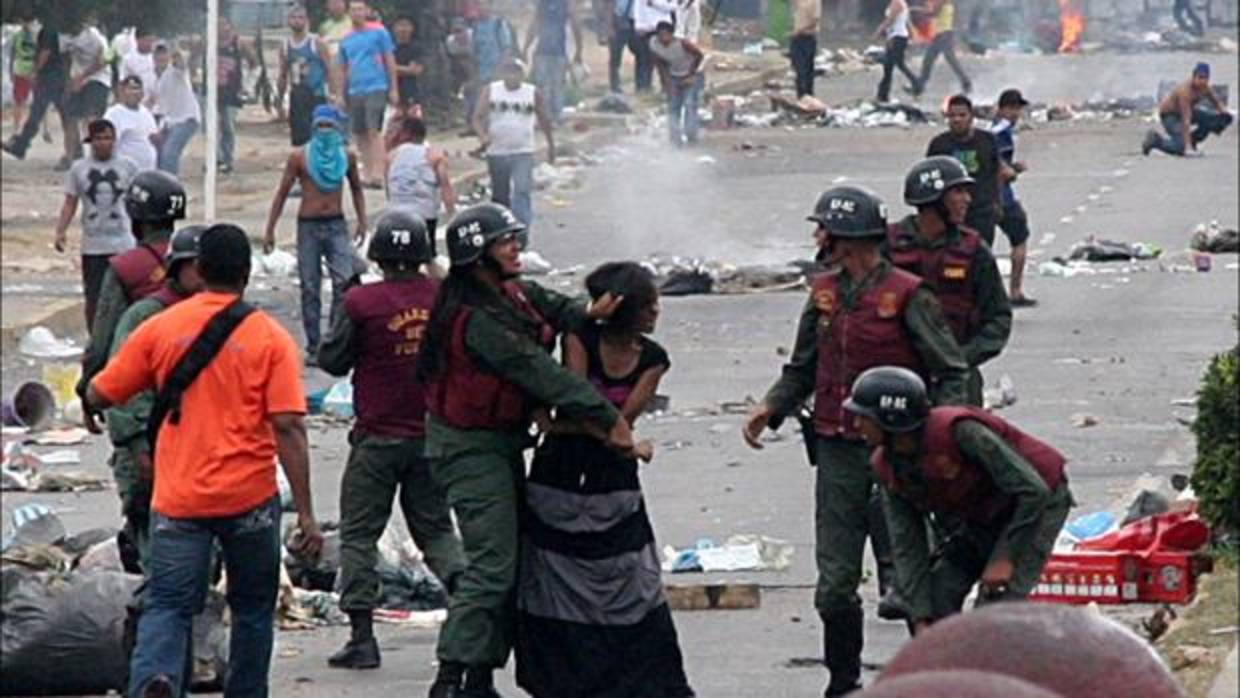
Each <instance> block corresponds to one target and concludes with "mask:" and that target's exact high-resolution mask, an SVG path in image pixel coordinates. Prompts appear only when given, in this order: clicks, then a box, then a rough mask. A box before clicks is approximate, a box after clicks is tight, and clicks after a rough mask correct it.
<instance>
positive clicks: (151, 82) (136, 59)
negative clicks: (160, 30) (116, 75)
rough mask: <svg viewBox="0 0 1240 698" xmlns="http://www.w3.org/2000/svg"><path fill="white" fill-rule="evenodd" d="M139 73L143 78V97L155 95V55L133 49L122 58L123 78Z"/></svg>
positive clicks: (147, 97)
mask: <svg viewBox="0 0 1240 698" xmlns="http://www.w3.org/2000/svg"><path fill="white" fill-rule="evenodd" d="M130 75H137V76H138V77H139V78H141V79H142V99H144V100H146V99H150V98H151V97H154V96H155V57H154V56H152V55H151V54H150V53H139V52H138V49H136V48H135V49H133V50H132V51H130V52H129V53H126V54H125V58H124V59H122V60H121V79H122V80H124V79H125V78H127V77H129V76H130Z"/></svg>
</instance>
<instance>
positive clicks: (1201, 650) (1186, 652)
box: [1167, 645, 1214, 671]
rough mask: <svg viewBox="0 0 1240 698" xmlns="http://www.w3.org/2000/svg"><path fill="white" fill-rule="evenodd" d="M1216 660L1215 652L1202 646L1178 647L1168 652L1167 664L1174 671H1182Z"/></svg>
mask: <svg viewBox="0 0 1240 698" xmlns="http://www.w3.org/2000/svg"><path fill="white" fill-rule="evenodd" d="M1213 658H1214V651H1213V650H1211V649H1210V648H1209V647H1202V646H1200V645H1177V646H1175V647H1172V648H1171V649H1170V650H1168V652H1167V663H1168V664H1169V665H1170V666H1171V670H1172V671H1180V670H1181V669H1187V668H1188V667H1191V666H1196V665H1198V664H1201V663H1203V662H1209V661H1211V660H1212V659H1213Z"/></svg>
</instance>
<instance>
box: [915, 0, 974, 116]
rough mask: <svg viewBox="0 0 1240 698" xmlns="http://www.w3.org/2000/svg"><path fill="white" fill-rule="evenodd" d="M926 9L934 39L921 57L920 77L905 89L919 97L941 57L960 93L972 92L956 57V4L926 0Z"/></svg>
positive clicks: (967, 78) (948, 1) (967, 77)
mask: <svg viewBox="0 0 1240 698" xmlns="http://www.w3.org/2000/svg"><path fill="white" fill-rule="evenodd" d="M926 8H927V9H928V11H929V12H931V13H932V19H931V20H930V28H931V30H932V31H933V32H934V38H933V39H931V40H930V46H928V47H927V48H926V53H925V55H924V56H922V59H921V75H920V76H918V78H917V81H916V82H914V83H913V84H912V85H909V86H908V87H907V88H906V89H908V91H909V92H911V93H912V94H913V95H914V96H916V95H920V94H921V93H922V91H924V90H925V89H926V86H927V85H929V84H930V73H931V72H932V71H933V70H934V63H935V61H937V60H938V59H939V56H943V58H944V59H946V60H947V65H948V66H950V67H951V69H952V72H954V73H955V74H956V79H958V80H960V91H961V92H964V93H965V94H968V93H970V92H972V91H973V82H972V81H971V80H969V76H968V75H966V74H965V72H964V68H963V67H962V66H961V65H960V59H959V58H957V57H956V30H955V23H956V4H955V3H954V2H953V0H928V2H927V4H926Z"/></svg>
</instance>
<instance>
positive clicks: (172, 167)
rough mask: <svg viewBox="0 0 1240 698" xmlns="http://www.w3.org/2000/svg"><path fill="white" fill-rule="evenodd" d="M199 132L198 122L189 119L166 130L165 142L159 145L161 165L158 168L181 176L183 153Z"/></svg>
mask: <svg viewBox="0 0 1240 698" xmlns="http://www.w3.org/2000/svg"><path fill="white" fill-rule="evenodd" d="M197 132H198V120H197V119H189V120H188V121H182V122H181V123H179V124H172V125H171V126H168V127H165V128H164V140H163V142H162V143H160V145H159V163H158V164H157V167H159V169H161V170H163V171H164V172H167V173H168V174H170V175H172V176H173V177H180V176H181V153H182V152H183V151H184V150H185V146H187V145H189V141H190V139H191V138H193V137H194V134H195V133H197Z"/></svg>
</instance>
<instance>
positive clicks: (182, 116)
mask: <svg viewBox="0 0 1240 698" xmlns="http://www.w3.org/2000/svg"><path fill="white" fill-rule="evenodd" d="M155 111H156V112H158V113H159V114H160V115H161V116H163V117H164V125H165V126H172V125H174V124H179V123H183V122H186V121H189V120H191V119H192V120H194V121H201V120H202V117H201V112H200V110H199V107H198V98H197V97H196V96H194V87H193V85H191V84H190V82H189V74H188V73H186V72H185V69H184V68H178V67H176V66H175V65H172V64H169V65H168V67H167V68H164V72H162V73H160V75H159V78H158V79H157V80H156V82H155Z"/></svg>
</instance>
